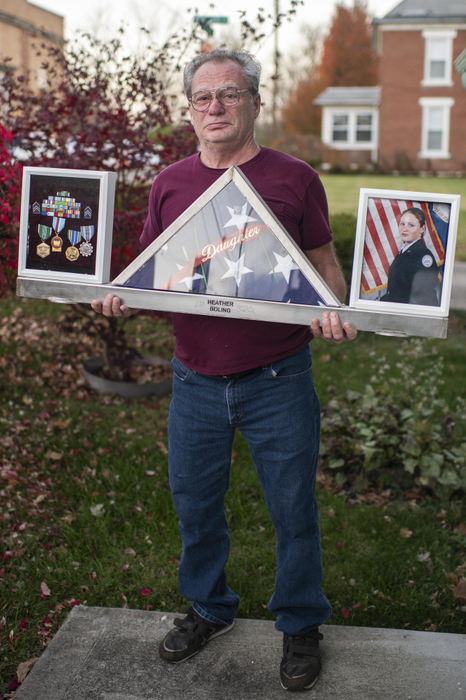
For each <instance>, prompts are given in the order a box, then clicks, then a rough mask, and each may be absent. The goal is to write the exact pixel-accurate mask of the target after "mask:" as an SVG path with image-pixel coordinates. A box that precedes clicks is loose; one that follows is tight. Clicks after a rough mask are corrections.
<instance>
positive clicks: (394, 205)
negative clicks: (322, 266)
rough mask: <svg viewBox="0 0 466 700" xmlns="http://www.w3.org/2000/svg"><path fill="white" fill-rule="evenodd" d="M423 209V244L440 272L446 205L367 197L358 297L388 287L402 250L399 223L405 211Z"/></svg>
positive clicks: (448, 214)
mask: <svg viewBox="0 0 466 700" xmlns="http://www.w3.org/2000/svg"><path fill="white" fill-rule="evenodd" d="M411 207H417V208H419V209H422V211H423V212H424V215H425V217H426V232H425V234H424V242H425V244H426V246H427V247H428V248H429V250H430V251H431V253H432V255H433V256H434V259H435V262H436V263H437V266H438V268H439V271H440V269H441V268H442V266H443V264H444V262H445V251H446V246H447V236H448V221H449V216H450V205H449V204H436V203H433V202H417V201H410V200H405V199H403V200H399V199H385V198H379V197H369V198H368V206H367V215H366V229H365V238H364V253H363V264H362V273H361V293H362V294H363V295H364V296H369V295H374V294H376V293H377V292H380V291H381V290H383V289H385V288H386V286H387V277H388V270H389V268H390V265H391V263H392V262H393V259H394V258H395V257H396V255H397V254H398V251H399V249H400V247H401V237H400V234H399V229H398V222H399V220H400V217H401V215H402V214H403V212H404V211H405V210H406V209H409V208H411Z"/></svg>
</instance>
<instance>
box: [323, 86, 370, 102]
mask: <svg viewBox="0 0 466 700" xmlns="http://www.w3.org/2000/svg"><path fill="white" fill-rule="evenodd" d="M379 103H380V88H379V87H377V86H373V87H328V88H326V89H325V90H324V91H323V92H321V93H320V95H318V96H317V98H316V99H315V100H314V104H316V105H320V106H321V107H327V106H331V105H351V106H353V105H354V106H357V105H363V106H364V107H367V106H369V105H370V106H374V107H377V106H378V105H379Z"/></svg>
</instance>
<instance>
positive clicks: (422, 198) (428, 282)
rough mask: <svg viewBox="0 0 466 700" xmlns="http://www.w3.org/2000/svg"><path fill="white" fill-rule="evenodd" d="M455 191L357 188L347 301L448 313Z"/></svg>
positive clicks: (406, 311)
mask: <svg viewBox="0 0 466 700" xmlns="http://www.w3.org/2000/svg"><path fill="white" fill-rule="evenodd" d="M459 203H460V195H454V194H453V195H450V194H433V193H430V192H429V193H426V192H406V191H400V190H378V189H368V188H363V189H361V190H360V195H359V207H358V218H357V227H356V240H355V249H354V259H353V272H352V280H351V291H350V306H351V307H352V308H354V309H361V310H362V309H366V310H373V311H376V312H377V313H385V312H390V313H391V314H399V315H411V316H416V317H430V318H446V317H447V316H448V311H449V306H450V296H451V285H452V277H453V264H454V258H455V244H456V232H457V228H458V215H459Z"/></svg>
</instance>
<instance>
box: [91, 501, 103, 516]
mask: <svg viewBox="0 0 466 700" xmlns="http://www.w3.org/2000/svg"><path fill="white" fill-rule="evenodd" d="M89 510H90V511H91V515H93V516H94V517H95V518H98V517H99V516H100V515H103V514H104V513H105V508H104V504H103V503H97V505H95V506H91V507H90V508H89Z"/></svg>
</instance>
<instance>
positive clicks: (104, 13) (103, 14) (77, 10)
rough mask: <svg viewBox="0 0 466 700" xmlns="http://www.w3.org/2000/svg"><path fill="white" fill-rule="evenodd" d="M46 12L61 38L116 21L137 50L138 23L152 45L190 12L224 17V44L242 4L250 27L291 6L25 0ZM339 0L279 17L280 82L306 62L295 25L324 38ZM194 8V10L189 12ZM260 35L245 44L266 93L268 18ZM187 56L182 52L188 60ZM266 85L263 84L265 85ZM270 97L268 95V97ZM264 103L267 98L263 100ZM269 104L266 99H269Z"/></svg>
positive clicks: (370, 6) (231, 1) (374, 2)
mask: <svg viewBox="0 0 466 700" xmlns="http://www.w3.org/2000/svg"><path fill="white" fill-rule="evenodd" d="M30 1H31V2H32V3H33V4H35V5H39V6H40V7H43V8H45V9H47V10H50V11H52V12H55V13H57V14H59V15H62V16H63V17H64V18H65V38H67V39H71V38H72V37H73V33H74V32H75V31H77V30H84V31H87V32H89V33H91V34H96V35H97V36H98V37H99V38H101V39H108V38H110V37H113V36H115V35H116V33H117V30H118V28H119V27H121V26H122V25H123V26H125V29H126V32H125V42H126V43H127V44H128V46H129V48H130V50H132V51H139V52H140V51H143V44H141V33H140V32H139V28H140V27H141V26H144V27H145V28H146V29H147V30H148V31H149V34H148V36H149V37H150V38H151V39H152V37H154V40H155V43H156V44H157V45H162V44H163V42H164V41H165V40H166V39H167V38H168V37H169V36H170V34H171V33H172V32H173V31H175V30H176V29H178V28H179V27H183V26H187V24H188V26H189V23H191V22H192V21H193V15H194V14H199V15H207V16H210V17H212V16H214V17H218V16H220V17H228V23H227V24H213V25H212V27H213V29H214V39H215V38H217V40H218V41H224V42H225V43H226V42H227V37H228V32H229V30H230V31H232V33H233V36H234V35H235V26H236V36H239V33H240V32H239V28H240V22H239V12H240V11H242V10H244V9H245V8H247V15H246V18H247V19H248V20H249V21H250V22H251V24H252V25H253V26H257V22H256V21H255V18H256V15H257V12H258V10H259V8H263V10H264V11H263V14H265V15H270V16H271V17H272V18H273V16H274V8H275V3H276V2H278V5H279V11H280V12H281V13H286V11H287V10H288V9H289V8H290V7H291V0H215V2H214V0H212V1H209V0H197V1H196V0H112V2H109V1H108V0H30ZM338 2H343V4H345V5H347V6H352V5H353V0H304V3H303V4H301V5H299V6H298V7H297V10H296V14H295V16H294V18H293V20H292V21H291V22H288V21H285V22H284V23H283V24H282V26H281V27H280V29H279V31H278V48H279V52H280V55H281V56H282V58H281V59H280V68H279V71H280V74H281V76H282V79H283V80H282V84H283V85H284V84H285V83H286V84H287V85H288V87H289V88H292V87H293V84H295V83H296V82H297V81H298V80H299V79H300V75H302V71H303V69H305V66H307V65H308V60H307V59H308V56H307V52H306V51H304V50H303V51H301V50H300V47H301V46H303V49H304V47H305V43H304V38H303V35H302V32H301V31H300V29H302V27H303V25H309V26H311V27H312V28H314V29H318V30H320V32H321V36H324V35H325V33H326V31H327V29H328V27H329V26H330V23H331V20H332V17H333V14H334V10H335V6H336V5H337V4H338ZM399 2H400V0H366V7H367V12H368V13H369V15H372V16H374V17H383V16H384V15H385V14H386V13H387V12H389V11H390V10H392V9H393V8H394V7H396V5H398V4H399ZM193 8H195V10H193ZM267 26H268V31H267V34H266V37H265V38H264V39H262V40H261V42H260V44H259V45H257V44H254V45H253V46H252V45H250V46H248V48H249V50H251V51H252V52H253V53H254V54H255V55H256V57H257V58H258V60H259V61H260V63H261V64H262V68H263V70H262V83H261V85H262V87H261V93H262V95H263V96H265V97H267V92H268V91H269V90H270V85H271V84H272V83H271V82H270V78H271V76H272V75H273V74H274V73H275V70H274V58H273V57H274V34H273V29H272V22H271V21H269V22H268V23H267ZM190 58H191V56H186V60H189V59H190ZM267 86H268V87H267ZM269 97H270V96H269ZM266 102H267V100H266ZM269 102H270V100H269Z"/></svg>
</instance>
